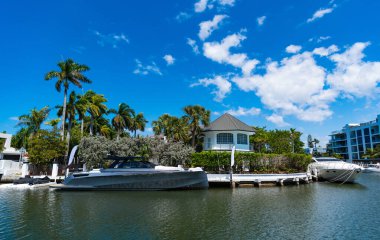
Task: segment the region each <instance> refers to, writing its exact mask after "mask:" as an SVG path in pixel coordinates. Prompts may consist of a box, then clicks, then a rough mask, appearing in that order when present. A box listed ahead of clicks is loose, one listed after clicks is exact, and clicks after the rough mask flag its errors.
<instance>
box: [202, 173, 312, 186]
mask: <svg viewBox="0 0 380 240" xmlns="http://www.w3.org/2000/svg"><path fill="white" fill-rule="evenodd" d="M207 178H208V182H209V183H210V185H218V184H219V185H221V184H229V183H232V187H235V186H240V185H243V184H244V185H247V184H251V185H253V186H257V187H260V186H261V184H276V185H279V186H283V185H284V184H287V183H288V184H300V183H309V181H310V180H311V175H310V174H309V173H290V174H232V181H231V179H230V174H207Z"/></svg>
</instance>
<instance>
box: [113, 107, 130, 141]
mask: <svg viewBox="0 0 380 240" xmlns="http://www.w3.org/2000/svg"><path fill="white" fill-rule="evenodd" d="M134 112H135V111H134V110H133V109H132V108H131V107H129V105H128V104H126V103H120V104H119V108H118V109H117V110H115V109H110V110H109V113H114V114H116V115H115V116H114V117H113V118H112V126H113V127H114V128H115V129H116V132H117V139H119V138H120V135H121V133H122V132H123V131H124V130H125V129H128V128H130V126H131V122H132V119H131V118H132V113H133V114H134Z"/></svg>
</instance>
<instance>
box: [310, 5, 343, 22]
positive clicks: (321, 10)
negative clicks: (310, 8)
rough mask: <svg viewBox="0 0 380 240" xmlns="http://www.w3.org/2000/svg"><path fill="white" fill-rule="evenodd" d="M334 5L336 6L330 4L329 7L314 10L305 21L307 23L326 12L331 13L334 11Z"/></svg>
mask: <svg viewBox="0 0 380 240" xmlns="http://www.w3.org/2000/svg"><path fill="white" fill-rule="evenodd" d="M335 7H336V5H334V6H332V7H331V8H324V9H319V10H318V11H316V12H315V13H314V14H313V16H312V17H311V18H309V19H307V22H308V23H310V22H314V21H315V20H316V19H318V18H322V17H323V16H325V15H326V14H329V13H332V12H333V11H334V9H335Z"/></svg>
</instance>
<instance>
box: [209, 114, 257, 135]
mask: <svg viewBox="0 0 380 240" xmlns="http://www.w3.org/2000/svg"><path fill="white" fill-rule="evenodd" d="M203 131H205V132H207V131H245V132H254V131H255V130H254V128H253V127H250V126H248V125H247V124H245V123H243V122H242V121H240V120H239V119H237V118H236V117H234V116H232V115H231V114H228V113H225V114H223V115H222V116H220V117H219V118H217V119H216V120H215V121H213V122H212V123H210V125H209V126H208V127H205V128H204V130H203Z"/></svg>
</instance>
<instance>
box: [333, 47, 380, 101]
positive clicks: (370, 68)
mask: <svg viewBox="0 0 380 240" xmlns="http://www.w3.org/2000/svg"><path fill="white" fill-rule="evenodd" d="M369 44H370V43H369V42H357V43H355V44H354V45H352V46H351V47H350V48H348V49H347V50H346V51H345V52H343V53H340V54H338V53H336V54H334V55H331V56H330V59H331V60H332V61H333V62H335V63H336V68H335V69H334V71H333V73H332V74H330V75H329V76H328V77H327V80H328V83H329V84H331V86H332V87H333V88H334V89H337V90H339V91H341V92H342V93H343V94H345V95H346V96H349V97H370V98H372V97H375V96H376V94H378V93H379V92H380V91H379V88H378V84H379V83H380V62H365V61H363V58H364V57H365V55H364V54H363V50H364V49H365V48H366V47H367V46H368V45H369Z"/></svg>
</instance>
